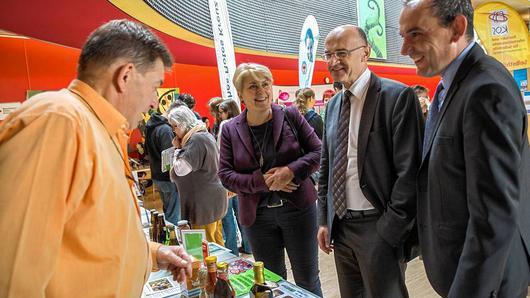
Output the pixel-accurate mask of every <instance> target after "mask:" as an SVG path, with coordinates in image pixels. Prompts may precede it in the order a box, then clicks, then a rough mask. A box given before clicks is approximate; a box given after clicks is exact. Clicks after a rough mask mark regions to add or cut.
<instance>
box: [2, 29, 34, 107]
mask: <svg viewBox="0 0 530 298" xmlns="http://www.w3.org/2000/svg"><path fill="white" fill-rule="evenodd" d="M25 41H26V40H25V39H20V38H2V37H0V102H16V101H21V100H22V99H24V98H25V96H26V89H28V86H29V83H28V74H27V71H26V57H25V51H24V43H25Z"/></svg>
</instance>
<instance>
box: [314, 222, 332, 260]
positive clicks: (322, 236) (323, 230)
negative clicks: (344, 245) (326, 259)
mask: <svg viewBox="0 0 530 298" xmlns="http://www.w3.org/2000/svg"><path fill="white" fill-rule="evenodd" d="M328 233H329V232H328V227H324V226H320V227H319V228H318V234H317V240H318V247H320V249H321V250H322V251H323V252H325V253H326V254H328V255H329V253H330V252H332V251H333V245H331V244H330V243H329V240H328V239H329V238H328Z"/></svg>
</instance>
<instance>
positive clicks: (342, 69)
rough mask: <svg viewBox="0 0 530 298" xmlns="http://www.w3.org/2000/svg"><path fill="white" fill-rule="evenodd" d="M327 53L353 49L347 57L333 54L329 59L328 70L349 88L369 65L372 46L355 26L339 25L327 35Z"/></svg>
mask: <svg viewBox="0 0 530 298" xmlns="http://www.w3.org/2000/svg"><path fill="white" fill-rule="evenodd" d="M324 46H325V53H331V54H333V53H335V52H336V51H345V50H346V51H348V50H352V49H355V48H358V49H356V50H354V51H351V52H350V53H349V54H348V56H347V57H345V58H342V59H339V58H337V57H335V55H332V57H331V59H329V60H328V61H327V64H328V70H329V72H330V74H331V76H332V77H333V80H334V81H336V82H341V83H343V84H344V85H345V86H346V88H349V87H350V86H351V85H352V84H353V83H354V82H355V81H356V80H357V79H358V78H359V76H360V75H361V74H362V73H363V72H364V71H365V70H366V68H367V67H368V57H369V56H370V50H371V49H370V47H369V46H368V45H367V44H366V43H365V41H364V40H363V39H362V38H361V36H360V35H359V32H358V31H357V29H356V28H355V27H353V26H343V27H338V28H336V29H334V30H333V31H331V32H330V33H329V34H328V36H327V37H326V42H325V45H324Z"/></svg>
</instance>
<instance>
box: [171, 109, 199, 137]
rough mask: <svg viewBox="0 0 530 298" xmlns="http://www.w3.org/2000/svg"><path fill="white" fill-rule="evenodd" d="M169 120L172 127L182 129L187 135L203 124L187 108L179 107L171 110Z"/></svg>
mask: <svg viewBox="0 0 530 298" xmlns="http://www.w3.org/2000/svg"><path fill="white" fill-rule="evenodd" d="M167 118H168V120H169V123H170V124H171V125H174V126H176V127H178V128H180V129H182V130H183V131H185V132H186V133H187V132H188V131H190V130H191V129H192V128H194V127H195V126H197V125H200V124H202V121H201V120H199V119H197V117H196V116H195V114H193V112H192V111H191V110H190V109H189V108H188V107H187V106H178V107H175V108H173V109H171V110H169V112H168V117H167Z"/></svg>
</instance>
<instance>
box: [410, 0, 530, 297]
mask: <svg viewBox="0 0 530 298" xmlns="http://www.w3.org/2000/svg"><path fill="white" fill-rule="evenodd" d="M400 34H401V35H402V36H403V38H404V41H403V47H402V50H401V53H402V54H403V55H408V56H410V58H412V60H413V61H414V63H415V64H416V67H417V72H418V74H420V75H422V76H427V77H431V76H435V75H441V81H440V84H439V86H438V88H437V91H436V93H435V96H434V99H433V103H432V104H431V108H430V111H429V116H428V119H427V123H426V129H425V141H424V147H423V159H422V164H421V166H420V171H419V173H418V179H419V181H418V219H417V220H418V229H419V236H420V237H419V238H420V245H421V250H422V254H423V260H424V262H425V268H426V271H427V276H428V278H429V281H430V282H431V284H432V286H433V287H434V289H435V290H436V292H438V293H439V294H440V295H441V296H443V297H455V298H456V297H458V298H460V297H466V298H473V297H507V298H517V297H526V293H527V287H528V281H529V265H528V256H529V249H530V189H529V183H530V182H529V180H530V176H529V165H530V159H529V148H528V141H527V139H526V130H527V119H526V110H525V107H524V104H523V100H522V98H521V94H520V93H519V90H518V88H517V85H516V83H515V81H514V79H513V78H512V76H511V75H510V73H509V72H508V71H507V70H506V68H504V66H503V65H502V64H501V63H499V62H498V61H496V60H495V59H493V58H491V57H489V56H487V55H485V54H484V51H483V50H482V49H481V47H480V46H479V45H477V44H475V42H474V41H473V8H472V6H471V3H470V1H469V0H455V1H445V0H422V1H408V2H406V3H405V4H404V8H403V11H402V13H401V17H400Z"/></svg>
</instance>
